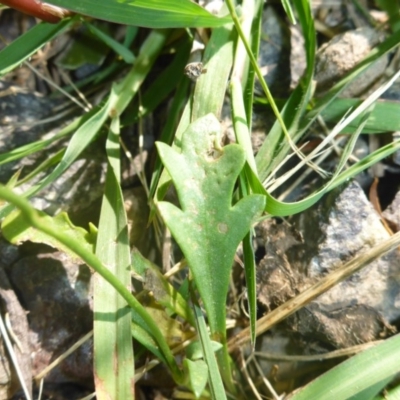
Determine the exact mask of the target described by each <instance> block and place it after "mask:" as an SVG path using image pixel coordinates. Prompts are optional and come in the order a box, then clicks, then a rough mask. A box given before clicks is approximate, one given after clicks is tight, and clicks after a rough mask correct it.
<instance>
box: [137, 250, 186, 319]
mask: <svg viewBox="0 0 400 400" xmlns="http://www.w3.org/2000/svg"><path fill="white" fill-rule="evenodd" d="M131 256H132V268H133V270H134V271H135V273H136V274H138V275H140V276H141V278H142V280H143V286H144V289H145V290H148V291H149V292H151V293H152V294H153V296H154V299H155V300H156V301H157V302H158V303H159V304H161V305H162V306H164V307H166V308H167V309H168V310H169V311H170V312H171V313H174V314H175V313H176V314H178V315H179V316H181V317H182V318H183V319H184V320H185V321H187V322H189V323H190V324H191V325H192V326H194V316H193V313H192V310H191V308H190V307H189V305H188V303H187V302H186V301H185V299H184V298H183V296H182V295H181V294H180V293H179V292H178V291H177V290H176V289H175V288H174V287H173V286H172V285H171V284H170V283H169V282H168V281H167V279H166V278H165V277H164V276H163V275H162V274H161V272H160V270H159V268H158V267H157V266H156V265H154V264H153V263H152V262H151V261H149V260H147V259H146V258H144V257H143V256H142V255H141V254H140V252H139V250H137V249H133V250H132V253H131Z"/></svg>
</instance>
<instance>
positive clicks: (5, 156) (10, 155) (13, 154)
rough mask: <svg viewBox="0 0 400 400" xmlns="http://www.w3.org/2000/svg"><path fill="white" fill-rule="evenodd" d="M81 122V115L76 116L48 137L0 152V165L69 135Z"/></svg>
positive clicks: (34, 151)
mask: <svg viewBox="0 0 400 400" xmlns="http://www.w3.org/2000/svg"><path fill="white" fill-rule="evenodd" d="M82 122H83V121H82V117H80V118H77V119H75V120H74V121H73V122H72V123H70V124H69V125H68V126H66V127H65V128H63V129H62V130H61V131H60V132H58V133H57V134H56V135H54V136H53V137H52V138H50V139H46V140H37V141H36V142H32V143H28V144H26V145H23V146H20V147H17V148H16V149H13V150H10V151H8V152H6V153H2V154H0V165H3V164H6V163H8V162H11V161H15V160H19V159H20V158H23V157H27V156H29V155H30V154H33V153H36V152H38V151H40V150H43V149H45V148H46V147H47V146H49V145H50V144H52V143H54V142H55V141H57V140H59V139H61V138H62V137H64V136H68V135H71V134H72V133H73V132H74V131H75V130H77V129H78V128H79V126H80V125H81V124H82Z"/></svg>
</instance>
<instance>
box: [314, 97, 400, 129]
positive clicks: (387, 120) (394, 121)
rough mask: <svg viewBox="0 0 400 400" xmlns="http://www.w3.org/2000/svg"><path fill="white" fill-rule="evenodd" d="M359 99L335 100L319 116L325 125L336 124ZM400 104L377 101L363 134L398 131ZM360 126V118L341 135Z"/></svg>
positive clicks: (358, 103)
mask: <svg viewBox="0 0 400 400" xmlns="http://www.w3.org/2000/svg"><path fill="white" fill-rule="evenodd" d="M361 102H362V100H359V99H335V100H334V101H333V102H332V103H331V104H330V105H329V106H328V107H327V108H326V109H325V110H324V111H323V112H322V114H321V116H322V118H323V119H324V121H325V122H326V123H338V122H339V121H340V120H341V119H342V118H343V117H344V115H346V114H347V113H348V111H349V110H351V109H353V108H355V107H357V106H359V105H360V104H361ZM399 110H400V102H398V101H392V100H378V101H377V102H376V103H375V108H374V109H373V110H372V112H371V116H370V118H369V120H368V122H367V123H366V125H365V127H364V129H363V133H384V132H391V131H392V132H393V131H399V130H400V113H399ZM359 124H360V117H357V118H355V119H354V120H353V121H352V122H351V123H349V124H348V125H347V126H346V127H345V128H344V129H343V131H342V132H343V133H352V132H353V131H354V129H356V127H357V126H358V125H359Z"/></svg>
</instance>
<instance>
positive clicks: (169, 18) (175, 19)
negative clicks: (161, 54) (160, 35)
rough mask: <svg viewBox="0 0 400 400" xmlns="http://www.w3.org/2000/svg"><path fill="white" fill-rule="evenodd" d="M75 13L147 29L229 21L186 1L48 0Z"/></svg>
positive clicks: (195, 25)
mask: <svg viewBox="0 0 400 400" xmlns="http://www.w3.org/2000/svg"><path fill="white" fill-rule="evenodd" d="M48 3H50V4H54V5H56V6H60V7H64V8H66V9H68V10H72V11H75V12H76V13H78V14H83V15H88V16H90V17H94V18H98V19H103V20H105V21H110V22H116V23H119V24H126V25H137V26H142V27H146V28H156V29H158V28H187V27H190V28H199V27H209V28H213V27H217V26H221V25H223V24H225V23H226V22H229V18H218V17H216V16H215V15H212V14H210V13H209V12H207V11H206V10H205V9H204V8H202V7H200V6H199V5H198V4H196V3H194V2H192V1H189V0H169V1H168V0H128V1H123V0H120V1H117V0H102V2H101V5H99V2H98V0H79V1H70V0H50V1H48Z"/></svg>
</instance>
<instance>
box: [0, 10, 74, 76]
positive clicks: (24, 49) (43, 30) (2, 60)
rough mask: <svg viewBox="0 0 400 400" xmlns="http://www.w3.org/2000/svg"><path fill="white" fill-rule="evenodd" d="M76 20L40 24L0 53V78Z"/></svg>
mask: <svg viewBox="0 0 400 400" xmlns="http://www.w3.org/2000/svg"><path fill="white" fill-rule="evenodd" d="M76 21H77V18H72V19H69V18H67V19H64V20H62V21H60V22H59V23H58V24H50V23H47V22H42V23H40V24H38V25H36V26H34V27H33V28H32V29H30V30H29V31H28V32H26V33H25V34H23V35H22V36H20V37H19V38H18V39H16V40H14V41H13V42H12V43H11V44H9V45H8V46H7V47H5V48H4V49H3V50H1V51H0V77H1V76H4V75H5V74H7V73H8V72H10V71H12V70H13V69H14V68H16V67H18V66H19V65H20V64H21V63H22V62H24V61H25V60H27V59H28V58H29V57H30V56H31V55H32V54H34V53H36V52H37V51H38V50H39V49H40V48H41V47H43V46H44V45H45V44H46V43H47V42H49V41H50V40H51V39H53V38H55V37H56V36H58V35H60V34H61V33H63V32H64V31H65V30H66V29H68V28H69V27H70V26H71V25H72V24H74V23H75V22H76Z"/></svg>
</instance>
